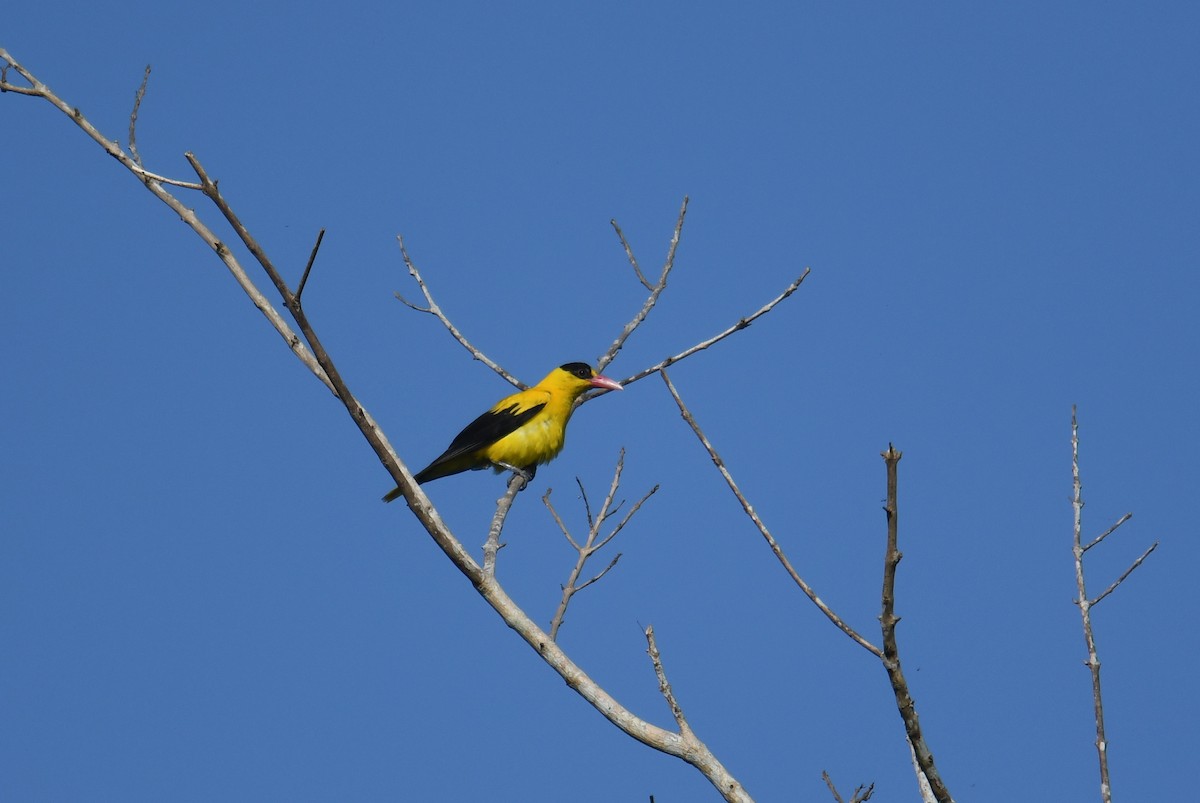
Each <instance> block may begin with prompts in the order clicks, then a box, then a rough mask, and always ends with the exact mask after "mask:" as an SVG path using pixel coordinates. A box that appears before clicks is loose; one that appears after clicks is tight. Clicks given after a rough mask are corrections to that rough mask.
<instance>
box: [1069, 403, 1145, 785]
mask: <svg viewBox="0 0 1200 803" xmlns="http://www.w3.org/2000/svg"><path fill="white" fill-rule="evenodd" d="M1071 487H1072V491H1073V493H1072V496H1071V507H1072V509H1073V511H1074V514H1075V526H1074V529H1073V539H1072V550H1071V551H1072V554H1073V555H1074V557H1075V591H1076V597H1075V604H1076V605H1078V606H1079V616H1080V618H1081V619H1082V622H1083V641H1084V644H1085V645H1086V647H1087V661H1085V662H1084V663H1085V665H1086V666H1087V668H1088V670H1089V671H1090V673H1091V676H1092V712H1093V714H1094V716H1095V719H1096V755H1097V758H1098V759H1099V763H1100V799H1101V801H1103V803H1112V781H1111V778H1110V777H1109V772H1108V737H1107V736H1106V735H1105V732H1104V698H1103V696H1102V695H1101V692H1100V654H1099V652H1098V651H1097V649H1096V637H1095V634H1094V633H1093V631H1092V607H1093V606H1094V605H1096V604H1097V603H1099V602H1100V600H1102V599H1104V598H1105V597H1107V596H1108V595H1109V594H1111V593H1112V592H1114V591H1116V590H1117V587H1118V586H1119V585H1121V583H1123V582H1125V578H1127V577H1129V575H1131V574H1132V573H1133V571H1134V570H1135V569H1136V568H1137V567H1139V566H1141V565H1142V561H1144V560H1145V559H1146V558H1147V557H1149V556H1150V553H1151V552H1153V551H1154V550H1155V549H1156V548H1158V542H1157V541H1155V542H1154V543H1153V544H1151V545H1150V547H1149V548H1148V549H1147V550H1146V551H1145V552H1143V553H1142V554H1141V555H1140V556H1138V558H1137V560H1135V561H1134V562H1133V564H1132V565H1131V566H1130V567H1129V568H1128V569H1126V570H1125V571H1124V572H1122V573H1121V576H1120V577H1118V578H1117V579H1116V580H1115V581H1113V583H1112V584H1111V585H1110V586H1109V587H1108V588H1107V589H1105V590H1104V591H1103V593H1101V594H1100V595H1099V596H1097V597H1096V598H1095V599H1089V598H1088V593H1087V582H1086V578H1085V576H1084V570H1083V556H1084V553H1086V552H1087V551H1088V550H1089V549H1091V548H1092V547H1094V546H1096V545H1097V544H1099V543H1100V542H1102V541H1103V540H1104V539H1105V538H1107V537H1108V536H1109V535H1111V534H1112V533H1113V532H1115V531H1116V529H1117V528H1118V527H1120V526H1121V525H1122V524H1124V523H1125V522H1127V521H1129V519H1130V518H1131V517H1132V516H1133V514H1132V513H1126V514H1125V515H1124V516H1122V517H1121V518H1120V519H1118V520H1117V523H1116V524H1114V525H1113V526H1111V527H1109V528H1108V529H1107V530H1105V531H1104V532H1103V533H1101V534H1100V535H1099V536H1097V537H1096V538H1094V539H1092V540H1091V541H1089V542H1088V543H1086V544H1085V543H1083V484H1082V483H1081V482H1080V479H1079V420H1078V418H1077V417H1076V411H1075V406H1074V405H1072V406H1071Z"/></svg>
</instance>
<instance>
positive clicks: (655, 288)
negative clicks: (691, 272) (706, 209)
mask: <svg viewBox="0 0 1200 803" xmlns="http://www.w3.org/2000/svg"><path fill="white" fill-rule="evenodd" d="M687 207H688V198H687V196H686V195H685V196H683V204H682V205H681V206H680V207H679V219H678V220H677V221H676V222H675V233H674V234H672V235H671V245H670V246H669V247H668V248H667V259H666V261H665V262H664V263H663V269H662V273H661V274H660V275H659V277H658V281H657V282H655V283H654V284H653V285H651V284H650V283H649V282H647V281H646V277H645V276H644V275H642V271H641V269H640V268H639V267H638V264H637V260H636V259H634V256H633V249H631V248H630V247H629V243H628V242H626V240H625V235H624V234H622V232H621V228H620V227H619V226H617V225H616V221H614V222H613V227H614V228H615V229H616V230H617V236H618V237H620V238H621V244H622V245H624V246H625V253H626V254H628V255H629V261H630V262H631V263H632V264H633V270H634V272H635V273H636V274H637V276H638V279H639V280H640V281H641V283H642V285H643V286H644V287H646V289H647V290H649V291H650V294H649V295H648V296H646V300H645V301H644V302H642V308H641V309H639V310H638V311H637V313H636V314H635V315H634V316H633V318H632V319H631V320H630V321H629V323H627V324H625V328H624V329H622V330H621V333H620V334H619V335H617V337H616V339H615V340H613V342H612V344H611V345H609V347H608V350H607V351H605V352H604V353H603V354H602V355H600V357H598V358H597V359H596V370H597V371H603V370H604V368H605V366H607V365H608V364H609V363H610V362H612V361H613V360H614V359H616V356H617V352H619V351H620V350H621V347H622V346H624V345H625V341H626V340H628V339H629V336H630V335H632V334H633V333H634V332H635V331H637V328H638V327H639V326H641V325H642V321H644V320H646V316H647V315H649V314H650V310H652V309H654V305H655V304H657V303H658V297H659V296H660V295H662V291H663V290H666V289H667V277H668V276H670V275H671V268H673V267H675V251H676V250H677V249H678V248H679V238H680V236H682V234H683V219H684V217H686V216H687ZM621 384H624V383H623V382H622V383H621Z"/></svg>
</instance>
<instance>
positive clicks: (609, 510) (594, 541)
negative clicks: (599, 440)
mask: <svg viewBox="0 0 1200 803" xmlns="http://www.w3.org/2000/svg"><path fill="white" fill-rule="evenodd" d="M624 467H625V450H624V449H622V450H621V452H620V454H619V455H618V456H617V467H616V469H615V470H614V471H613V478H612V483H611V484H610V485H609V488H608V494H607V495H606V496H605V497H604V503H603V504H602V505H601V506H600V512H599V513H598V514H597V515H596V516H594V517H593V516H592V509H591V505H590V504H588V498H587V491H586V490H585V489H584V487H583V483H582V482H580V481H579V480H578V479H576V483H578V485H579V493H580V494H581V496H582V497H583V507H584V510H585V512H586V514H587V521H588V532H587V538H585V539H584V540H583V542H582V543H580V542H579V541H577V540H576V539H575V538H573V537H572V536H571V531H570V529H569V528H568V527H567V525H566V523H565V522H564V521H563V520H562V516H560V515H558V511H557V510H555V509H554V505H553V504H552V503H551V502H550V493H551V490H550V489H548V490H547V491H546V493H545V494H544V495H543V496H542V503H543V504H545V505H546V508H547V509H548V510H549V511H550V515H551V516H553V517H554V521H555V523H557V524H558V528H559V529H560V530H561V531H562V534H563V536H564V537H565V538H566V539H567V543H569V544H570V545H571V548H572V549H574V550H575V552H576V560H575V566H574V568H572V569H571V574H570V575H569V576H568V577H567V582H566V583H565V584H564V585H563V587H562V597H561V599H560V600H559V603H558V610H556V611H555V612H554V618H553V619H551V620H550V638H552V639H557V638H558V630H559V628H560V627H562V624H563V620H564V617H565V616H566V615H567V606H568V605H570V604H571V599H572V598H573V597H574V596H575V595H576V594H578V593H579V592H580V591H583V590H584V589H585V588H587V587H588V586H590V585H593V584H594V583H596V582H597V581H599V580H600V579H601V578H602V577H604V575H606V574H608V573H609V572H610V571H611V570H612V569H613V567H614V566H616V565H617V561H619V560H620V559H621V553H620V552H618V553H617V554H616V555H615V556H613V559H612V560H611V561H609V563H608V565H607V566H605V567H604V568H603V569H601V570H600V572H599V573H597V574H596V575H594V576H593V577H592V578H591V579H589V580H585V581H584V582H582V583H581V582H579V578H580V577H582V576H583V570H584V568H585V567H586V566H587V562H588V560H589V559H590V558H591V557H592V556H593V555H595V554H596V553H597V552H599V551H600V550H601V549H604V547H605V546H607V545H608V543H609V542H610V541H612V540H613V539H614V538H616V537H617V534H618V533H620V532H621V530H623V529H625V525H626V524H628V523H629V520H630V519H632V518H633V516H634V514H636V513H637V512H638V510H640V509H641V507H642V505H643V504H645V502H646V500H647V499H649V498H650V497H651V496H653V495H654V494H655V493H657V492H658V486H657V485H655V486H654V487H653V488H651V489H650V490H649V491H648V492H647V493H646V495H645V496H643V497H642V498H641V499H639V500H638V501H637V502H635V503H634V505H633V507H631V508H630V509H629V510H628V512H626V513H625V516H624V517H623V518H622V519H621V521H620V522H618V523H617V525H616V526H615V527H614V528H613V529H612V531H611V532H610V533H609V534H608V535H606V536H604V537H603V538H600V530H601V528H602V527H603V526H604V523H605V522H606V521H607V520H608V519H609V518H611V517H612V516H614V515H616V513H617V511H618V510H619V509H620V507H621V503H619V502H618V503H616V504H614V501H615V499H616V495H617V489H618V488H619V487H620V484H621V471H622V470H623V469H624Z"/></svg>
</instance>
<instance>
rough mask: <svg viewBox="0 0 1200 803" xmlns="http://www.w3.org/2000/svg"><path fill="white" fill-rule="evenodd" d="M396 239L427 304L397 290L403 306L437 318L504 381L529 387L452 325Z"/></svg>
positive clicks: (523, 387) (402, 244) (519, 386)
mask: <svg viewBox="0 0 1200 803" xmlns="http://www.w3.org/2000/svg"><path fill="white" fill-rule="evenodd" d="M396 241H397V242H398V243H400V254H401V256H403V257H404V264H405V266H406V267H407V268H408V273H409V275H410V276H412V277H413V279H415V280H416V282H417V287H419V288H420V289H421V295H423V296H425V303H426V305H427V306H424V307H422V306H420V305H418V304H414V303H413V302H411V301H409V300H408V299H407V298H405V297H404V296H402V295H400V293H399V292H398V291H397V292H396V294H395V295H396V298H397V299H398V300H399V301H400V303H402V304H404V306H406V307H408V308H409V309H413V310H416V311H417V312H425V313H428V314H430V315H432V316H433V317H435V318H437V319H438V320H439V321H441V322H442V326H444V327H446V330H447V331H448V332H450V335H451V337H453V338H454V339H455V340H457V341H458V343H459V345H461V346H462V347H463V348H465V349H466V350H467V351H469V352H471V356H472V357H473V358H475V359H476V360H479V361H480V362H481V363H483V364H484V365H486V366H487V367H488V368H491V369H492V370H493V371H495V372H496V373H498V374H499V375H500V376H502V377H504V379H505V381H507V382H509V383H510V384H512V385H515V386H516V387H517V388H519V389H520V390H525V389H526V388H527V387H529V386H528V385H526V384H525V383H524V382H522V381H521V380H519V379H517V378H516V377H515V376H513V375H512V374H510V373H509V372H508V371H506V370H504V369H503V368H502V367H501V366H500V364H499V363H498V362H496V361H495V360H493V359H491V358H490V357H488V356H487V355H486V354H484V353H483V351H481V350H480V349H478V348H476V347H475V346H474V345H472V343H471V341H469V340H467V336H466V335H464V334H463V333H462V332H461V331H459V329H458V327H457V326H455V325H454V322H453V321H451V320H450V318H449V316H448V315H446V313H444V312H442V308H441V307H439V306H438V304H437V302H436V301H434V300H433V294H432V293H431V292H430V291H429V286H428V285H427V284H426V283H425V277H423V276H422V275H421V272H420V271H419V270H417V266H416V264H415V263H414V262H413V261H412V259H411V258H410V257H409V256H408V249H407V248H405V247H404V238H403V237H400V236H399V235H397V237H396Z"/></svg>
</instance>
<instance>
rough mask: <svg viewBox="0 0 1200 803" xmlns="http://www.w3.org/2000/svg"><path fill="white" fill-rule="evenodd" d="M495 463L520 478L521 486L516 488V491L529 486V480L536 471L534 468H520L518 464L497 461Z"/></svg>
mask: <svg viewBox="0 0 1200 803" xmlns="http://www.w3.org/2000/svg"><path fill="white" fill-rule="evenodd" d="M496 465H498V466H500V468H502V469H504V470H505V471H511V472H512V473H513V474H515V475H516V476H518V477H520V478H521V487H520V488H518V489H517V490H518V491H523V490H525V489H526V488H527V487H528V486H529V483H530V481H531V480H533V475H534V474H535V473H536V472H537V469H536V468H535V469H532V470H530V469H525V468H520V467H519V466H514V465H511V464H509V463H497V464H496Z"/></svg>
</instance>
